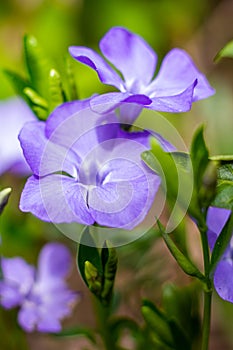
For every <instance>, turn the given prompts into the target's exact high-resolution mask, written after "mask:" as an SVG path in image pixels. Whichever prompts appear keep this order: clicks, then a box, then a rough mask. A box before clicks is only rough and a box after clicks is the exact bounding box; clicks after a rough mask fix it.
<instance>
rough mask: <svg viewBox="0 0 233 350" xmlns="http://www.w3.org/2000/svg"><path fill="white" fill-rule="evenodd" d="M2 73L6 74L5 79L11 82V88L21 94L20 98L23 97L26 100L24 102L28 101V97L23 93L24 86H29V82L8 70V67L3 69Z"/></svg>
mask: <svg viewBox="0 0 233 350" xmlns="http://www.w3.org/2000/svg"><path fill="white" fill-rule="evenodd" d="M3 73H4V74H5V75H6V77H7V79H8V80H9V81H10V83H11V84H12V86H13V88H14V89H15V92H16V93H17V94H18V95H19V96H21V97H22V98H24V99H25V100H26V102H27V103H28V102H29V101H28V99H27V98H25V94H24V89H25V88H28V87H29V88H31V87H32V86H31V83H30V82H29V81H28V80H26V79H24V78H22V77H21V76H20V75H19V74H17V73H15V72H13V71H11V70H8V69H4V70H3Z"/></svg>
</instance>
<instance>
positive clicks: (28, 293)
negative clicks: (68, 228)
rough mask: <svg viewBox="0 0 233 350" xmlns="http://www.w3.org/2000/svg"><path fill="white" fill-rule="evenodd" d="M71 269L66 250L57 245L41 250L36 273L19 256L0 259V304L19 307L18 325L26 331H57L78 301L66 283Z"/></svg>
mask: <svg viewBox="0 0 233 350" xmlns="http://www.w3.org/2000/svg"><path fill="white" fill-rule="evenodd" d="M70 267H71V256H70V253H69V250H68V249H67V248H66V247H65V246H64V245H62V244H60V243H48V244H46V245H45V246H44V247H43V248H42V250H41V252H40V255H39V260H38V269H37V271H36V269H35V267H34V266H32V265H29V264H28V263H27V262H26V261H25V260H24V259H22V258H20V257H14V258H2V259H1V268H2V273H3V279H2V280H1V281H0V298H1V299H0V302H1V305H2V306H3V307H4V308H6V309H11V308H13V307H16V306H18V307H19V308H20V309H19V313H18V322H19V324H20V326H21V327H22V328H23V329H24V330H25V331H26V332H32V331H34V330H38V331H39V332H59V331H60V330H61V328H62V326H61V320H62V319H63V318H64V317H66V316H69V315H70V314H71V311H72V305H73V304H74V302H76V301H77V300H78V298H79V294H78V293H75V292H73V291H71V290H70V289H69V288H68V287H67V284H66V281H65V278H66V276H67V274H68V273H69V270H70Z"/></svg>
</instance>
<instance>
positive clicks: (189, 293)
mask: <svg viewBox="0 0 233 350" xmlns="http://www.w3.org/2000/svg"><path fill="white" fill-rule="evenodd" d="M198 293H199V285H198V284H197V283H195V284H194V283H193V284H189V285H187V286H184V287H177V286H175V285H174V284H172V283H167V284H165V285H164V286H163V301H162V305H163V308H164V310H165V312H166V315H167V318H168V319H169V320H171V321H174V320H175V321H176V323H177V325H179V327H180V329H181V330H182V333H183V334H184V338H185V339H186V340H187V339H188V340H189V341H188V343H189V346H190V345H191V344H190V343H192V342H194V341H197V339H198V336H199V335H200V333H201V329H200V325H201V323H200V315H199V294H198ZM179 334H180V335H181V338H182V334H181V333H180V331H179V330H178V335H179ZM173 336H174V335H173ZM177 342H179V340H177ZM187 348H188V345H187Z"/></svg>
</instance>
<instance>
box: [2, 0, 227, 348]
mask: <svg viewBox="0 0 233 350" xmlns="http://www.w3.org/2000/svg"><path fill="white" fill-rule="evenodd" d="M232 18H233V1H232V0H188V1H187V0H176V1H174V0H143V1H142V0H117V1H114V0H8V1H1V2H0V82H1V84H0V100H4V99H7V98H9V97H10V96H13V95H14V94H15V93H14V90H13V88H12V86H11V84H10V83H9V81H8V80H7V79H6V76H5V75H4V73H3V71H2V69H5V68H8V69H11V70H16V71H17V72H18V73H21V74H22V75H25V65H24V60H23V36H24V35H25V34H32V35H34V36H35V37H36V38H37V39H38V41H39V43H40V45H41V46H42V47H43V48H44V50H45V52H46V53H47V54H48V56H50V57H51V58H52V60H53V61H54V64H55V65H56V66H57V67H59V69H60V70H61V71H62V70H63V69H64V68H63V67H64V61H65V59H66V56H67V55H68V47H69V46H70V45H85V46H90V47H92V48H93V49H98V42H99V40H100V38H101V37H102V36H103V35H104V33H105V32H106V31H107V30H108V29H109V28H110V27H112V26H115V25H117V26H125V27H127V28H128V29H129V30H131V31H133V32H136V33H138V34H139V35H141V36H143V37H144V39H145V40H146V41H148V43H149V44H150V45H151V46H152V47H153V48H154V49H155V51H156V52H157V54H158V57H159V62H161V60H162V58H163V56H164V55H165V54H166V53H167V52H168V51H169V50H170V49H171V48H173V47H181V48H184V49H185V50H187V52H188V53H189V54H190V55H191V56H192V57H193V59H194V61H195V62H196V64H197V66H198V67H199V68H200V69H201V70H202V71H203V72H204V73H205V74H206V75H207V77H208V79H209V81H210V82H211V84H212V86H213V87H214V88H215V89H216V94H215V95H214V96H213V97H211V98H210V99H208V100H204V101H200V102H198V103H196V104H194V106H193V108H192V111H191V112H189V113H186V114H181V115H171V114H169V115H168V114H164V115H165V117H166V118H168V120H169V121H170V122H171V123H172V124H173V125H174V126H175V127H176V128H177V130H178V131H179V133H180V134H181V135H182V138H183V139H184V141H185V143H186V145H187V147H188V146H189V145H190V141H191V137H192V134H193V132H194V130H195V128H196V127H197V125H199V124H200V123H202V122H204V123H205V124H206V130H205V135H206V141H207V144H208V147H209V149H210V153H211V154H232V151H233V137H232V131H233V113H232V111H233V98H232V97H233V60H231V59H223V60H222V61H220V62H219V63H218V64H216V63H214V62H213V59H214V57H215V55H216V54H217V52H218V51H219V50H220V49H221V48H222V47H223V46H224V45H225V44H226V43H227V42H228V41H229V40H230V39H232V38H233V21H232ZM73 67H74V71H75V79H76V82H77V86H78V93H79V97H80V98H84V97H88V96H90V95H91V94H93V93H95V92H99V93H102V92H104V91H108V89H109V88H108V87H106V86H103V85H102V84H100V83H99V80H98V78H97V76H96V74H95V73H94V72H93V71H92V70H90V69H88V68H87V67H85V66H83V65H81V64H79V63H77V62H74V64H73ZM1 118H7V116H5V115H0V128H1ZM9 142H10V140H9ZM0 147H2V146H1V140H0ZM24 181H25V180H24V179H19V178H16V177H15V176H14V175H12V174H4V175H3V176H1V177H0V188H4V187H6V186H10V187H12V188H13V195H12V196H11V198H10V201H9V205H8V207H7V208H6V210H5V212H4V214H3V216H2V217H1V219H0V232H1V234H2V247H1V248H2V251H3V253H4V254H5V255H7V256H15V255H20V256H23V257H24V258H25V259H26V260H27V261H28V262H31V263H34V264H35V263H36V260H37V255H38V252H39V250H40V248H41V247H42V245H43V244H44V243H46V242H47V241H49V240H59V241H62V242H64V243H65V244H66V245H67V246H69V248H70V249H71V250H72V252H73V255H74V260H75V250H76V244H75V243H74V242H72V241H71V240H69V239H68V238H66V237H65V236H63V235H62V234H61V233H60V232H58V231H57V229H56V228H55V227H54V226H53V225H49V224H45V223H43V222H40V221H39V220H37V219H36V218H33V217H32V216H31V215H30V214H22V213H20V211H19V209H18V202H19V196H20V191H21V189H22V187H23V183H24ZM188 228H189V230H190V232H191V236H192V237H191V238H190V239H191V241H192V244H194V245H196V246H197V248H196V251H195V254H194V258H195V259H196V260H197V261H198V259H199V257H200V254H199V246H198V243H199V242H198V238H197V235H196V232H195V229H194V225H192V224H191V223H188ZM144 238H145V240H142V241H141V242H139V243H137V242H136V243H135V244H132V245H131V246H128V247H124V248H122V249H121V250H120V252H119V254H120V260H121V263H120V267H119V274H118V277H117V281H116V282H117V288H118V290H119V291H123V290H124V291H125V293H124V296H123V306H122V310H121V312H122V313H125V314H127V315H131V316H132V317H134V318H139V320H140V316H139V314H138V311H137V308H138V305H139V299H140V297H141V296H142V295H143V296H144V295H146V296H148V297H150V298H151V299H152V300H154V301H155V302H160V298H161V287H162V286H163V285H164V283H166V282H167V281H170V280H172V281H173V282H175V283H177V284H179V283H180V284H185V283H188V282H189V280H186V279H184V278H183V276H182V274H181V273H180V272H179V271H177V269H176V267H175V264H174V262H173V260H172V259H171V258H170V257H169V255H168V254H167V252H166V249H165V248H164V246H163V243H162V242H160V240H159V239H156V238H154V237H144ZM148 242H149V243H148ZM151 276H153V279H152V277H151ZM70 285H71V286H72V287H73V288H74V289H78V290H80V289H81V290H83V301H82V302H81V303H80V304H79V305H77V306H76V308H75V310H74V316H73V317H72V318H71V319H69V320H67V321H65V325H66V326H69V325H74V324H78V325H85V324H86V325H89V326H93V325H94V324H95V319H94V316H93V312H92V307H91V303H90V295H89V294H88V292H87V291H86V290H85V287H84V286H83V284H82V282H81V280H80V278H79V276H78V275H77V273H76V270H75V263H74V267H73V271H72V274H71V276H70ZM132 293H133V295H134V296H133V297H132ZM214 305H215V308H214V312H213V326H212V338H211V346H210V349H211V350H212V349H213V350H214V349H216V350H217V349H225V350H228V349H229V350H230V349H233V332H232V331H233V306H232V305H230V304H229V303H224V302H222V301H221V300H220V299H219V298H218V297H217V296H215V299H214ZM85 344H86V345H85ZM127 346H129V349H130V346H131V348H132V349H133V347H132V345H130V343H129V344H128V345H127ZM64 347H66V348H67V350H68V349H84V348H85V349H91V346H90V345H89V344H88V343H86V342H85V341H84V340H83V339H62V340H61V339H59V340H58V339H57V338H54V337H51V336H48V335H41V334H37V333H35V334H31V335H25V334H24V333H23V332H22V331H21V330H20V329H19V328H18V326H17V323H16V312H15V311H12V312H11V311H10V312H9V311H7V312H6V311H4V310H0V348H1V349H3V350H14V349H20V350H21V349H22V350H24V349H27V348H28V349H33V350H36V349H45V350H47V349H48V350H49V349H51V350H52V349H63V348H64Z"/></svg>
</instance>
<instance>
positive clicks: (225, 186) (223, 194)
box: [211, 163, 233, 210]
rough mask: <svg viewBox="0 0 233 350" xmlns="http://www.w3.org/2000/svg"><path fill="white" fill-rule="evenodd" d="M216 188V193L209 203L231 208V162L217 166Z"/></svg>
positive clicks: (232, 205) (232, 168) (232, 172)
mask: <svg viewBox="0 0 233 350" xmlns="http://www.w3.org/2000/svg"><path fill="white" fill-rule="evenodd" d="M216 190H217V194H216V196H215V198H214V200H213V201H212V203H211V205H213V206H215V207H220V208H226V209H231V210H233V163H227V164H223V165H222V166H220V167H219V169H218V184H217V188H216Z"/></svg>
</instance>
